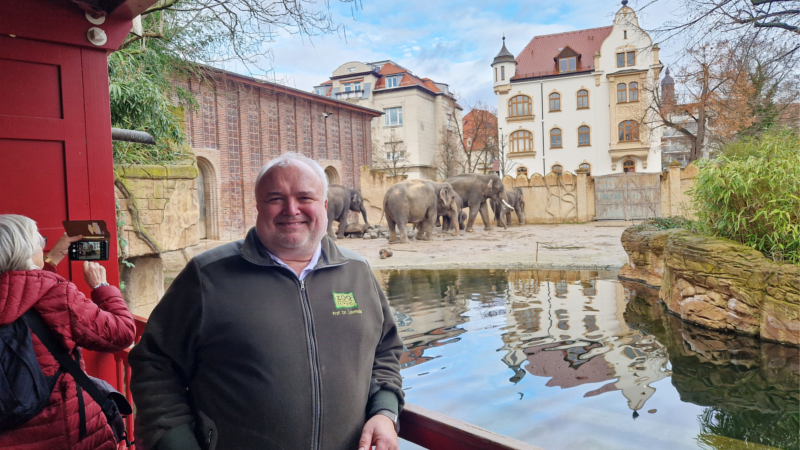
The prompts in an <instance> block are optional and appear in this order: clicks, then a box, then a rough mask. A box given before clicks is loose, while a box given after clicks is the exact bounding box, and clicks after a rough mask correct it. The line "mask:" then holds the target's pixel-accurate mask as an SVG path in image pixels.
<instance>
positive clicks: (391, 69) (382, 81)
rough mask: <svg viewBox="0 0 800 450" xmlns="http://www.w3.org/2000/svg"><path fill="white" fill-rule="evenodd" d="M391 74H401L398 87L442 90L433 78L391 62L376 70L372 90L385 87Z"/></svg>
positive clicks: (434, 91)
mask: <svg viewBox="0 0 800 450" xmlns="http://www.w3.org/2000/svg"><path fill="white" fill-rule="evenodd" d="M391 75H402V77H401V79H400V83H398V87H403V86H420V87H422V88H425V89H426V90H428V91H431V92H432V93H434V94H439V93H441V92H442V90H441V89H439V88H438V87H437V86H436V83H434V82H433V80H431V79H430V78H419V77H417V76H416V75H414V74H412V73H411V72H409V71H408V70H407V69H403V68H401V67H398V66H397V65H395V64H392V63H391V62H386V63H384V64H383V66H382V67H381V70H380V71H379V72H378V80H377V81H376V82H375V87H374V88H373V90H376V91H377V90H381V89H385V88H386V77H388V76H391ZM362 79H363V78H362ZM352 81H355V80H347V82H352ZM329 84H330V85H332V84H333V82H332V81H330V80H328V81H326V82H324V83H322V84H321V85H320V86H324V85H329ZM327 95H328V96H330V95H331V94H330V90H328V94H327Z"/></svg>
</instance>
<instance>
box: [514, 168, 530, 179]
mask: <svg viewBox="0 0 800 450" xmlns="http://www.w3.org/2000/svg"><path fill="white" fill-rule="evenodd" d="M520 175H525V176H526V177H527V176H528V168H527V167H517V176H520Z"/></svg>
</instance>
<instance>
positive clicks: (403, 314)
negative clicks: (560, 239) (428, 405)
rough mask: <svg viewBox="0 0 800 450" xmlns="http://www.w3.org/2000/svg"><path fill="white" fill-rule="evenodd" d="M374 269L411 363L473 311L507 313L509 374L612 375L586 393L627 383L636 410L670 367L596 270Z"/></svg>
mask: <svg viewBox="0 0 800 450" xmlns="http://www.w3.org/2000/svg"><path fill="white" fill-rule="evenodd" d="M376 275H378V279H379V280H380V282H381V284H382V287H383V288H384V290H385V291H386V292H387V296H388V298H389V301H390V303H391V306H392V310H393V313H394V317H395V321H396V322H397V324H398V328H399V332H400V336H401V337H402V339H403V342H404V343H405V346H406V348H405V351H404V352H403V355H402V358H401V364H402V366H403V367H404V368H405V367H410V366H414V365H418V364H422V363H425V362H428V361H430V360H431V359H432V357H431V356H426V354H425V353H426V351H428V350H429V349H432V348H435V347H440V346H442V345H447V344H450V343H454V342H458V341H459V340H460V338H458V336H459V335H460V334H462V333H464V332H465V329H464V328H463V327H460V325H463V324H465V323H467V322H468V321H469V319H470V317H471V316H472V317H480V318H482V319H485V318H487V317H496V316H500V317H503V318H504V325H503V326H502V329H501V330H502V334H501V339H502V346H501V347H500V348H499V349H498V351H499V352H500V353H501V357H500V358H501V360H502V361H503V363H504V364H505V365H506V366H508V368H509V369H510V370H511V371H512V373H511V374H510V375H511V376H510V377H509V382H511V383H518V382H519V381H521V380H522V379H523V378H524V377H525V375H526V373H529V374H531V375H535V376H539V377H546V378H549V380H548V381H547V384H546V385H547V386H551V387H560V388H572V387H577V386H580V385H584V384H591V383H601V382H606V384H604V385H603V386H602V387H600V388H597V389H593V390H591V391H588V392H586V394H585V395H584V397H593V396H597V395H601V394H604V393H607V392H611V391H620V392H621V393H622V395H623V396H624V397H625V398H626V399H627V403H628V407H629V408H630V409H631V410H633V411H634V412H633V415H634V417H636V414H637V413H636V411H638V410H640V409H642V408H643V407H644V405H645V403H646V402H647V400H648V399H649V398H650V397H651V396H652V395H653V394H654V393H655V388H653V387H652V386H651V384H652V383H654V382H656V381H658V380H661V379H663V378H666V377H669V376H670V375H671V372H670V371H669V370H668V369H667V363H668V355H667V352H666V349H665V348H664V346H663V345H661V344H660V343H659V342H658V341H657V340H656V339H655V338H654V337H653V336H650V335H647V334H645V333H643V332H641V331H636V330H631V329H630V328H629V327H628V326H627V325H626V323H625V321H624V319H623V312H624V311H625V305H626V296H625V291H624V288H623V287H622V286H621V285H620V284H619V283H603V284H598V283H596V280H597V278H598V272H596V271H559V270H552V271H507V270H461V271H426V270H404V271H398V270H394V271H380V272H377V273H376ZM605 277H606V278H608V277H609V276H608V274H605ZM429 353H430V352H429Z"/></svg>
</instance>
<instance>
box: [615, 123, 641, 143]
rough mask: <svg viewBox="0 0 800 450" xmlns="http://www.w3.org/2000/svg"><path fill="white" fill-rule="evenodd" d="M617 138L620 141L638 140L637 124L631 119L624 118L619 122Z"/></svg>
mask: <svg viewBox="0 0 800 450" xmlns="http://www.w3.org/2000/svg"><path fill="white" fill-rule="evenodd" d="M619 140H620V142H622V141H638V140H639V124H638V123H636V122H634V121H633V120H626V121H624V122H620V123H619Z"/></svg>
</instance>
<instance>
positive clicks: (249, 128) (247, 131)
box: [178, 70, 382, 239]
mask: <svg viewBox="0 0 800 450" xmlns="http://www.w3.org/2000/svg"><path fill="white" fill-rule="evenodd" d="M178 83H179V84H182V85H183V87H184V88H187V89H188V90H189V91H191V92H193V93H194V94H195V97H196V98H197V102H198V107H197V108H196V109H195V110H194V111H192V112H191V113H189V114H187V115H186V130H187V134H188V138H189V144H190V145H191V147H192V150H193V151H194V153H195V155H196V156H197V165H198V168H199V169H200V179H199V180H198V201H199V207H200V222H201V226H200V238H201V239H203V238H208V239H239V238H242V237H244V235H245V233H246V232H247V230H248V229H249V228H250V227H252V226H253V225H255V221H256V205H255V198H254V196H253V183H254V182H255V178H256V176H257V175H258V172H259V170H260V169H261V167H262V166H263V165H264V164H265V163H267V162H268V161H269V160H270V159H272V158H274V157H276V156H279V155H280V154H282V153H286V152H297V153H300V154H302V155H305V156H308V157H310V158H314V159H315V160H317V161H319V163H320V164H321V165H322V167H323V168H325V173H326V174H327V175H328V180H329V182H331V183H335V184H342V185H345V186H348V187H353V188H360V168H361V166H365V165H366V166H370V165H371V164H372V137H371V133H370V123H371V121H372V119H373V118H374V117H378V116H380V115H381V114H382V113H381V112H380V111H375V110H373V109H369V108H364V107H361V106H357V105H354V104H351V103H347V102H343V101H339V100H335V99H331V98H326V97H321V96H318V95H314V94H311V93H308V92H303V91H300V90H297V89H292V88H289V87H286V86H282V85H278V84H274V83H269V82H264V81H261V80H256V79H254V78H250V77H246V76H243V75H238V74H234V73H230V72H224V71H216V70H215V71H214V73H213V74H210V76H209V77H208V79H207V81H206V82H200V81H198V80H197V79H193V78H190V79H187V80H179V81H178Z"/></svg>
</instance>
